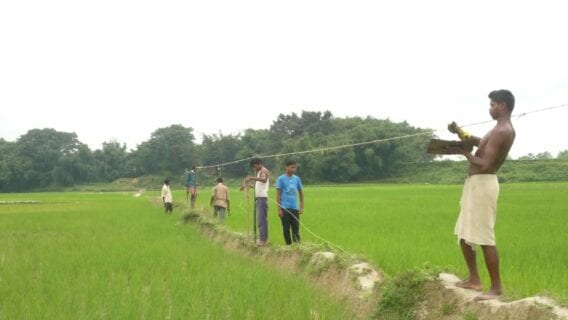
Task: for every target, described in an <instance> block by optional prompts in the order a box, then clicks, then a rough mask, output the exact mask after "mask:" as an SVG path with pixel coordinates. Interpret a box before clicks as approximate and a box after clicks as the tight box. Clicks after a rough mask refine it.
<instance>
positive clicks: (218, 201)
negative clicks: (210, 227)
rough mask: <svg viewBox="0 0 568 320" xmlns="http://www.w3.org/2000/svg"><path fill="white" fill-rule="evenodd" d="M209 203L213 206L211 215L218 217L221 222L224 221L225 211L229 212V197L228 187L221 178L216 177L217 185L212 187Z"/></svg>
mask: <svg viewBox="0 0 568 320" xmlns="http://www.w3.org/2000/svg"><path fill="white" fill-rule="evenodd" d="M211 205H212V206H213V216H214V217H219V218H220V219H221V221H222V222H225V212H228V213H229V214H231V199H230V196H229V188H227V186H226V185H224V184H223V178H218V179H217V185H216V186H215V187H213V190H212V195H211Z"/></svg>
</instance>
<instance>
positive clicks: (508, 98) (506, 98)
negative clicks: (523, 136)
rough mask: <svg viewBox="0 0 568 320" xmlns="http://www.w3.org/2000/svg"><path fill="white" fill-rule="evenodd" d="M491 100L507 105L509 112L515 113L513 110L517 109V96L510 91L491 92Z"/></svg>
mask: <svg viewBox="0 0 568 320" xmlns="http://www.w3.org/2000/svg"><path fill="white" fill-rule="evenodd" d="M489 99H491V100H492V101H494V102H497V103H505V104H506V105H507V110H509V112H513V109H515V96H514V95H513V94H512V93H511V91H509V90H505V89H501V90H494V91H491V92H489Z"/></svg>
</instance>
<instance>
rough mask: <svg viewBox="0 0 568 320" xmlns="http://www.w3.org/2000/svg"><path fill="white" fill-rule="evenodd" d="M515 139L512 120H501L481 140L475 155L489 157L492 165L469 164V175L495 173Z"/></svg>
mask: <svg viewBox="0 0 568 320" xmlns="http://www.w3.org/2000/svg"><path fill="white" fill-rule="evenodd" d="M514 141H515V129H514V128H513V125H512V123H511V121H500V122H497V125H495V127H494V128H493V129H491V131H489V132H488V133H487V134H486V135H485V136H484V137H483V138H482V139H481V140H480V141H479V146H478V148H477V151H476V152H475V156H477V157H479V158H485V157H489V159H488V160H489V163H490V165H489V166H488V167H487V168H480V167H478V166H476V165H474V164H471V163H470V165H469V175H470V176H472V175H475V174H495V173H496V172H497V171H498V170H499V168H501V165H503V162H505V159H507V155H508V154H509V150H511V146H512V145H513V142H514Z"/></svg>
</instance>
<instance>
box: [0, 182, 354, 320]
mask: <svg viewBox="0 0 568 320" xmlns="http://www.w3.org/2000/svg"><path fill="white" fill-rule="evenodd" d="M28 199H31V200H39V201H42V202H43V203H41V204H35V205H20V204H13V205H0V318H1V319H15V318H26V319H93V318H107V319H125V318H126V319H140V318H146V319H156V318H173V319H180V318H185V319H189V318H191V319H306V318H310V317H312V316H314V315H317V316H319V317H320V318H321V319H348V318H351V315H350V314H349V312H348V311H346V310H347V307H346V306H345V305H344V304H343V303H342V302H340V301H336V300H334V299H331V298H330V297H329V295H327V294H326V293H324V292H323V291H322V290H319V289H317V288H314V287H312V286H311V285H310V283H309V282H306V281H305V279H303V278H301V277H297V276H296V275H294V274H290V273H287V272H283V271H281V270H275V269H272V268H270V267H268V266H266V265H264V264H261V263H259V262H257V261H254V260H250V259H247V258H245V257H242V256H240V255H239V254H236V253H228V252H226V251H225V250H223V249H222V248H221V247H220V246H217V245H214V244H212V243H210V242H209V241H208V240H206V239H204V238H203V237H202V236H201V235H200V234H199V233H198V232H197V231H196V229H195V228H194V227H193V226H187V225H179V224H177V222H178V220H179V218H180V216H181V215H180V213H179V212H178V213H176V214H175V215H174V216H171V217H166V216H165V215H163V213H162V210H161V208H159V207H156V206H154V205H152V204H151V203H150V202H149V201H148V199H147V198H145V197H140V198H134V197H132V196H131V195H129V194H118V193H114V194H94V193H88V194H87V193H50V194H2V195H0V201H2V200H11V201H13V200H28Z"/></svg>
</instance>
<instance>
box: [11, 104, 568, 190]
mask: <svg viewBox="0 0 568 320" xmlns="http://www.w3.org/2000/svg"><path fill="white" fill-rule="evenodd" d="M424 131H425V129H421V128H416V127H413V126H411V125H409V124H408V123H406V122H393V121H390V120H388V119H376V118H373V117H366V118H360V117H347V118H341V117H335V116H333V114H332V113H331V112H308V111H304V112H302V113H301V114H296V113H291V114H280V115H279V116H278V117H277V119H276V120H274V121H273V123H272V125H271V126H270V128H268V129H259V130H253V129H247V130H245V131H244V132H243V133H241V134H229V135H222V134H213V135H203V136H202V139H201V142H200V143H197V141H196V137H195V135H194V133H193V129H192V128H191V127H185V126H183V125H180V124H176V125H171V126H169V127H165V128H159V129H157V130H155V131H154V132H152V134H151V136H150V138H149V139H148V140H146V141H144V142H142V143H141V144H139V145H137V146H136V147H135V148H134V149H131V150H129V149H128V148H127V146H126V145H125V144H124V143H120V142H118V141H108V142H105V143H103V144H102V147H101V148H100V149H97V150H91V149H90V148H89V147H88V146H87V145H86V144H84V143H82V142H81V141H80V140H79V139H78V137H77V135H76V134H75V133H69V132H60V131H56V130H54V129H32V130H29V131H28V132H27V133H26V134H24V135H22V136H20V137H19V138H18V139H17V140H16V141H13V142H9V141H6V140H4V139H0V191H1V192H7V191H26V190H33V189H47V188H58V187H68V186H73V185H78V184H86V183H93V182H110V181H113V180H115V179H118V178H127V177H132V178H133V177H140V176H147V175H160V176H164V177H165V176H170V177H179V176H180V175H182V174H183V173H184V171H185V170H186V169H187V168H190V167H191V166H192V165H198V166H199V165H211V164H218V163H224V162H229V161H233V160H237V159H243V158H247V157H252V156H257V155H267V154H278V153H288V152H294V151H301V150H308V149H314V148H320V147H329V146H336V145H343V144H350V143H355V142H361V141H371V140H376V139H383V138H390V137H396V136H401V135H408V134H414V133H420V132H424ZM430 138H432V135H431V134H425V135H421V136H416V137H412V138H407V139H401V140H393V141H388V142H384V143H376V144H369V145H364V146H359V147H353V148H345V149H339V150H335V151H326V152H323V153H309V154H304V155H299V156H297V157H295V160H297V161H298V162H299V163H300V174H301V175H302V178H303V179H304V181H306V182H356V181H362V180H378V179H388V178H392V177H396V176H397V175H400V174H401V173H402V172H401V171H402V170H407V168H408V165H409V164H412V163H427V162H430V161H432V160H433V159H434V157H433V156H432V155H428V154H426V153H425V151H424V150H425V148H426V145H427V143H428V141H429V139H430ZM531 156H532V155H531ZM548 156H549V154H546V155H540V156H539V155H537V156H532V157H548ZM559 156H560V157H568V151H564V152H563V153H561V154H560V155H559ZM285 160H286V159H284V158H278V157H277V158H270V159H266V160H265V162H266V165H267V166H268V167H269V168H272V169H276V171H278V168H279V167H280V166H281V165H282V163H283V162H284V161H285ZM249 171H250V168H249V165H248V163H246V162H242V163H238V164H235V165H230V166H226V167H215V168H213V169H209V170H205V171H204V172H202V173H203V174H204V175H207V176H216V175H223V176H225V177H229V178H231V177H233V178H236V177H242V176H243V175H245V174H247V173H249Z"/></svg>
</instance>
